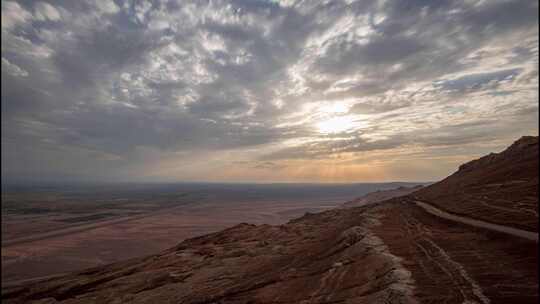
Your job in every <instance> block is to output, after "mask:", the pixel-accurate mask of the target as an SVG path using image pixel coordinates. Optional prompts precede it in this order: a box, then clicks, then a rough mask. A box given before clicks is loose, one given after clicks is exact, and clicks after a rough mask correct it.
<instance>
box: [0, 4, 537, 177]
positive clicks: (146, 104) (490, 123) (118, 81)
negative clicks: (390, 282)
mask: <svg viewBox="0 0 540 304" xmlns="http://www.w3.org/2000/svg"><path fill="white" fill-rule="evenodd" d="M523 135H538V2H537V1H527V0H512V1H420V0H417V1H376V0H373V1H371V0H368V1H331V2H326V1H294V0H281V1H278V0H275V1H270V0H268V1H265V0H257V1H255V0H254V1H248V0H229V1H226V0H223V1H165V0H164V1H157V0H156V1H141V2H137V3H128V2H123V1H119V0H102V1H98V0H88V1H67V0H61V1H33V0H22V1H2V171H1V175H2V185H4V183H16V182H22V183H24V182H25V181H26V182H28V183H55V182H60V183H61V182H66V183H67V182H73V183H77V182H103V183H118V182H120V183H123V182H142V183H148V182H153V183H174V182H215V183H222V182H228V183H367V182H378V183H382V182H396V181H397V182H417V181H438V180H440V179H442V178H444V177H446V176H448V175H450V174H451V173H453V172H454V171H456V170H457V168H458V166H459V165H460V164H462V163H465V162H467V161H470V160H472V159H475V158H478V157H480V156H482V155H485V154H488V153H490V152H500V151H502V150H504V149H505V148H506V147H507V146H509V145H510V144H511V143H512V142H513V141H515V140H517V139H518V138H519V137H521V136H523Z"/></svg>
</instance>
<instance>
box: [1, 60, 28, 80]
mask: <svg viewBox="0 0 540 304" xmlns="http://www.w3.org/2000/svg"><path fill="white" fill-rule="evenodd" d="M2 71H5V72H6V73H8V74H11V75H13V76H15V77H26V76H28V72H27V71H25V70H23V69H21V68H20V67H19V66H17V65H16V64H13V63H11V62H9V61H8V60H7V59H6V58H4V57H2Z"/></svg>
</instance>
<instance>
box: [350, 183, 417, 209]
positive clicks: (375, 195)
mask: <svg viewBox="0 0 540 304" xmlns="http://www.w3.org/2000/svg"><path fill="white" fill-rule="evenodd" d="M423 187H424V186H422V185H417V186H413V187H403V186H401V187H399V188H395V189H388V190H378V191H375V192H370V193H368V194H366V195H363V196H361V197H359V198H357V199H354V200H352V201H349V202H346V203H344V204H343V205H342V206H343V207H345V208H350V207H360V206H366V205H368V204H374V203H378V202H382V201H385V200H388V199H391V198H394V197H399V196H404V195H407V194H411V193H413V192H415V191H418V190H420V189H422V188H423Z"/></svg>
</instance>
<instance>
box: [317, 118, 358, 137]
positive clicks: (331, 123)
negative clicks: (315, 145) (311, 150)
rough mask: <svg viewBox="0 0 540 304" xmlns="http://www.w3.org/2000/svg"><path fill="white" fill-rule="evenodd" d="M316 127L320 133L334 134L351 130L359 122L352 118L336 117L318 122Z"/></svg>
mask: <svg viewBox="0 0 540 304" xmlns="http://www.w3.org/2000/svg"><path fill="white" fill-rule="evenodd" d="M316 126H317V130H318V131H319V132H320V133H324V134H333V133H341V132H345V131H348V130H351V129H353V128H354V127H356V126H357V122H356V121H355V118H354V117H352V116H336V117H333V118H330V119H327V120H323V121H321V122H318V123H317V124H316Z"/></svg>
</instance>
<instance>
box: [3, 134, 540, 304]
mask: <svg viewBox="0 0 540 304" xmlns="http://www.w3.org/2000/svg"><path fill="white" fill-rule="evenodd" d="M537 156H538V138H537V137H523V138H521V139H520V140H518V141H517V142H516V143H514V144H513V145H512V146H511V147H510V148H508V149H507V150H505V151H504V152H502V153H499V154H490V155H488V156H486V157H483V158H481V159H479V160H476V161H472V162H470V163H467V164H465V165H463V166H461V167H460V168H459V170H458V171H457V172H456V173H454V174H453V175H451V176H449V177H448V178H446V179H444V180H443V181H441V182H439V183H436V184H433V185H431V186H428V187H425V188H423V189H420V190H418V191H416V192H414V193H412V194H410V195H406V196H399V197H394V198H392V199H389V200H386V201H383V202H379V203H377V204H368V205H366V206H361V207H354V208H339V209H334V210H329V211H325V212H322V213H317V214H310V213H308V214H306V215H304V216H303V217H301V218H299V219H295V220H292V221H290V222H288V223H287V224H285V225H280V226H270V225H258V226H256V225H251V224H246V223H243V224H239V225H237V226H234V227H231V228H229V229H226V230H223V231H220V232H217V233H213V234H208V235H205V236H201V237H197V238H192V239H189V240H186V241H184V242H182V243H180V244H179V245H178V246H176V247H174V248H171V249H169V250H166V251H164V252H162V253H161V254H157V255H153V256H149V257H146V258H141V259H134V260H129V261H125V262H122V263H115V264H111V265H106V266H102V267H97V268H92V269H88V270H85V271H82V272H79V273H73V274H70V275H65V276H61V277H58V278H54V279H50V280H46V281H41V282H37V283H31V284H26V285H21V286H14V287H10V288H5V289H4V290H3V291H2V298H3V303H32V302H34V303H191V304H211V303H223V304H225V303H226V304H240V303H246V304H247V303H283V304H284V303H460V304H461V303H481V304H489V303H538V272H537V267H538V247H537V245H538V234H537V233H534V232H531V231H532V230H534V229H533V228H534V227H533V226H534V224H535V223H536V224H537V221H538V218H537V214H536V213H535V211H536V210H537V209H536V208H537V206H538V199H537V198H535V197H536V195H537V194H538V169H537V167H536V165H537V164H538V160H537V159H536V157H537ZM402 190H403V189H402ZM394 194H395V192H394ZM385 195H386V194H385ZM373 196H375V195H373ZM479 219H480V220H479ZM518 227H522V228H524V229H527V230H529V231H525V230H521V229H517V228H518ZM535 231H536V230H535ZM531 236H532V237H531ZM141 246H144V240H141Z"/></svg>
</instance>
